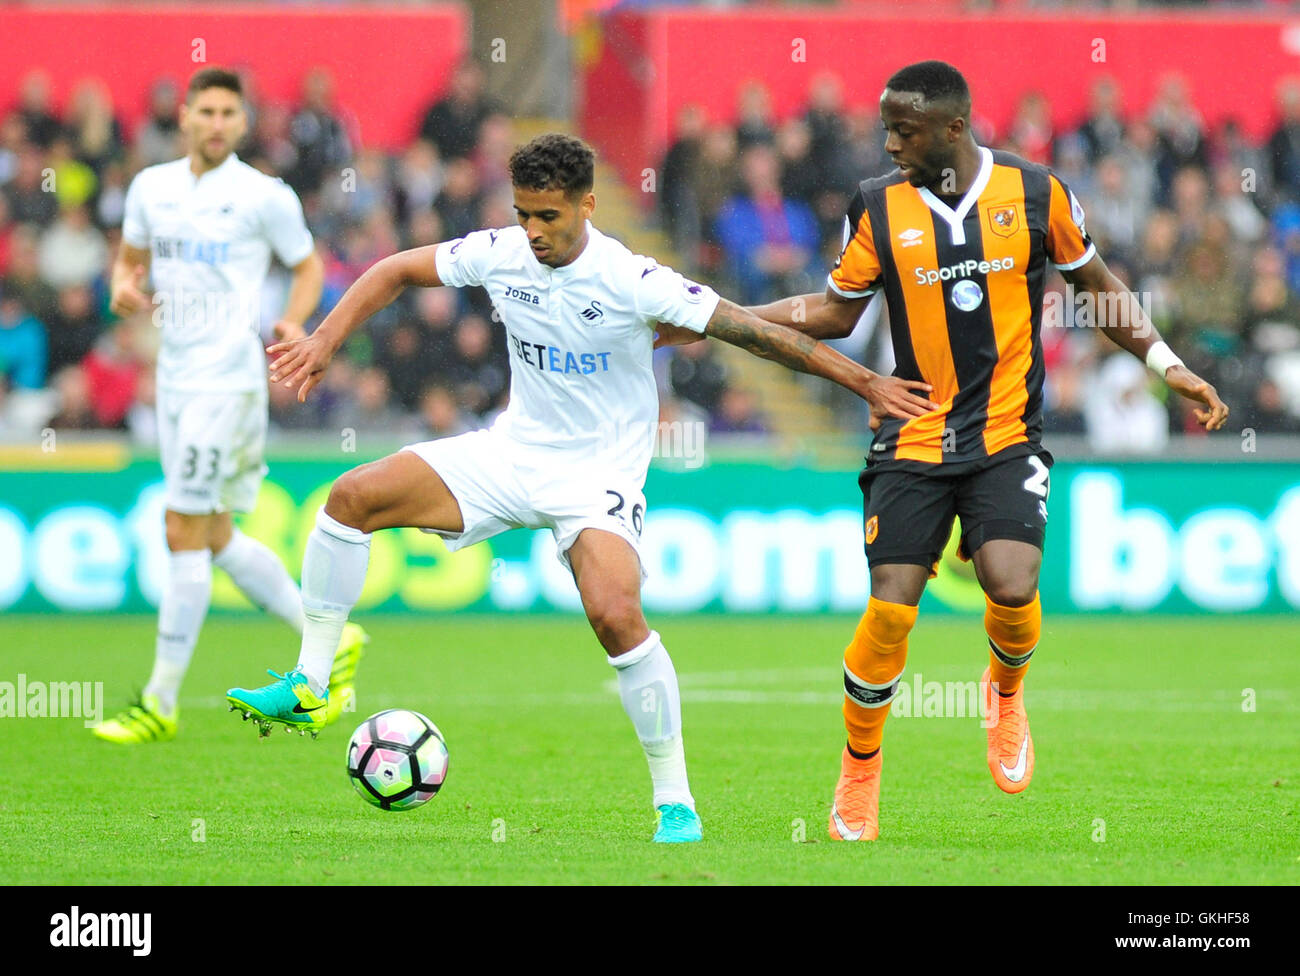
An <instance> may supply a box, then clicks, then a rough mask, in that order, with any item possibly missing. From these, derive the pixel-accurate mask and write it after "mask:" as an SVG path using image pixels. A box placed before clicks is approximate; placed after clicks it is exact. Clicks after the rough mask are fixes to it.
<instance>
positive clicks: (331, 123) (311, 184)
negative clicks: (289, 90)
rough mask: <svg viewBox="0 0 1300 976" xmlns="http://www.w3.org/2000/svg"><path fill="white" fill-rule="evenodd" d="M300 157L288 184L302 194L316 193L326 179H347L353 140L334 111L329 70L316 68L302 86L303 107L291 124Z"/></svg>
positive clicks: (289, 174)
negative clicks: (345, 168)
mask: <svg viewBox="0 0 1300 976" xmlns="http://www.w3.org/2000/svg"><path fill="white" fill-rule="evenodd" d="M289 135H290V137H291V138H292V139H293V144H294V147H295V149H296V150H297V156H298V158H297V159H296V160H295V161H294V163H293V165H292V166H291V167H290V168H289V170H288V171H287V172H286V173H285V174H284V181H285V182H286V183H288V184H289V185H290V186H291V187H293V188H294V189H295V190H297V191H298V192H299V193H300V194H306V193H313V192H315V191H316V190H318V189H319V188H320V185H321V182H322V181H323V180H324V179H325V177H326V176H329V177H330V178H331V179H338V180H342V179H343V173H342V170H343V167H344V166H346V165H347V164H348V162H349V161H351V159H352V140H351V139H350V138H349V137H348V133H347V130H346V129H345V128H344V125H343V122H342V120H341V119H340V118H339V117H338V116H337V115H336V114H335V111H334V77H333V75H331V74H330V72H329V69H327V68H312V69H311V71H309V72H307V77H306V78H305V79H304V80H303V86H302V107H301V108H299V109H298V111H297V112H296V113H295V114H294V116H293V119H292V120H291V121H290V122H289Z"/></svg>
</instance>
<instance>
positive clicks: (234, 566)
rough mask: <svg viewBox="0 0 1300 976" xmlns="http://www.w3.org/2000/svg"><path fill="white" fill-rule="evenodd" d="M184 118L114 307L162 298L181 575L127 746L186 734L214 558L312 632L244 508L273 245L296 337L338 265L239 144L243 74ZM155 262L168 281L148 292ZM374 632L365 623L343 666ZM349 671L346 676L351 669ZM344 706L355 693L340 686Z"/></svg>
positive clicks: (133, 221) (120, 264) (203, 91)
mask: <svg viewBox="0 0 1300 976" xmlns="http://www.w3.org/2000/svg"><path fill="white" fill-rule="evenodd" d="M180 127H181V130H182V131H183V132H184V134H185V136H186V138H187V140H188V143H189V153H188V155H187V156H185V157H184V158H182V159H178V160H175V161H173V162H170V163H163V164H161V165H157V166H150V167H148V168H146V169H144V170H142V171H141V172H140V173H139V174H138V175H137V176H136V177H135V179H134V180H132V182H131V186H130V188H129V189H128V191H127V196H126V213H125V216H124V219H123V222H122V246H121V250H120V251H119V252H118V255H117V260H116V262H115V264H114V266H113V278H112V310H113V312H114V313H115V314H117V315H123V316H125V315H130V314H132V313H134V312H138V311H140V310H142V309H148V308H150V307H152V308H153V309H154V322H155V324H156V325H158V326H159V327H160V328H161V329H162V344H161V348H160V349H159V353H158V370H157V390H158V394H157V408H158V431H159V448H160V453H161V456H162V467H163V475H164V480H165V484H166V502H165V504H166V515H165V524H166V536H167V548H168V550H169V556H168V567H167V570H168V571H167V579H166V583H165V584H164V588H163V592H162V599H161V601H160V603H159V607H158V637H157V643H156V645H155V658H154V667H153V673H152V675H151V676H150V678H149V682H148V684H147V685H146V686H145V689H144V692H143V694H142V695H141V696H140V701H138V702H136V703H134V704H132V705H130V706H129V707H128V708H127V709H126V710H124V711H123V712H122V713H120V714H119V715H117V716H115V717H113V718H111V719H108V720H107V721H105V722H103V723H101V724H99V725H98V726H96V727H95V729H94V733H95V735H96V736H98V737H99V738H101V739H106V740H108V741H110V742H119V743H124V744H129V743H141V742H157V741H161V740H165V739H170V738H173V737H174V736H175V735H176V730H177V723H178V718H179V709H178V708H177V704H176V699H177V695H178V693H179V691H180V685H181V680H182V679H183V678H184V675H185V671H186V669H187V668H188V666H189V662H190V658H191V656H192V655H193V652H194V645H195V642H196V641H197V640H198V635H199V629H200V628H201V627H202V626H203V619H204V617H205V616H206V615H207V611H208V601H209V596H210V593H211V587H212V567H213V566H214V565H216V566H218V567H220V568H221V569H224V570H225V571H226V572H227V573H229V574H230V576H231V578H232V579H233V580H234V581H235V584H236V585H237V586H238V587H239V588H240V589H241V590H242V591H243V592H244V594H245V595H246V596H247V597H248V598H249V599H250V600H252V601H253V603H255V604H257V605H258V606H261V607H264V608H265V609H267V610H269V611H271V612H272V613H274V614H275V615H277V616H279V617H281V618H282V619H284V620H285V621H286V622H287V623H288V624H290V625H291V626H292V627H294V628H295V629H296V630H299V631H301V630H302V603H301V598H300V596H299V593H298V588H297V587H296V586H295V585H294V582H293V579H292V577H290V575H289V573H288V572H287V571H286V569H285V567H284V565H283V564H282V563H281V562H280V560H279V559H278V558H277V557H276V556H275V554H274V553H272V552H271V550H270V549H268V548H267V547H266V546H264V545H262V544H261V543H260V542H257V541H256V540H254V539H250V538H249V537H248V536H246V535H244V534H243V533H242V532H240V531H239V529H238V528H236V527H235V526H234V525H233V523H232V521H231V513H232V512H248V511H251V510H252V508H253V505H254V503H255V501H256V499H257V493H258V489H259V488H260V487H261V483H262V477H263V475H264V474H265V473H266V466H265V464H264V463H263V461H262V454H263V447H264V444H265V441H266V426H267V381H266V352H265V349H264V347H263V345H262V339H261V335H260V329H259V325H260V322H259V319H260V315H259V310H260V302H261V298H260V296H261V290H262V284H263V282H264V281H265V279H266V272H267V269H268V267H269V265H270V259H271V255H272V253H274V254H275V256H276V257H277V258H279V259H280V261H281V262H283V263H284V264H285V265H286V266H287V267H289V268H291V269H292V271H293V281H292V285H291V287H290V289H289V297H288V301H287V303H286V307H285V310H284V314H283V315H282V316H281V318H280V320H279V321H278V322H277V323H276V324H275V335H276V336H277V337H278V338H280V339H294V338H300V337H302V336H303V335H305V334H306V333H305V332H304V330H303V323H304V322H305V321H306V320H307V317H308V316H309V315H311V313H312V312H313V311H314V310H315V308H316V306H317V304H319V302H320V296H321V286H322V283H323V281H324V266H323V264H322V262H321V259H320V256H319V255H318V254H317V253H316V248H315V244H314V243H313V241H312V236H311V233H310V232H309V231H308V230H307V225H306V223H305V221H304V220H303V213H302V206H301V204H299V202H298V198H297V196H295V195H294V192H293V191H292V190H291V189H289V187H288V186H286V185H285V184H284V183H282V182H281V181H280V180H277V179H275V178H273V177H270V176H267V175H265V174H264V173H261V172H258V171H257V170H255V169H254V168H253V167H251V166H249V165H248V164H246V163H244V162H242V161H241V160H240V159H239V158H238V157H237V156H236V155H235V153H234V152H233V150H234V147H235V146H236V145H237V144H238V142H239V140H240V139H241V138H242V137H243V135H244V131H245V129H246V128H247V116H246V115H245V113H244V104H243V95H242V90H241V86H240V81H239V77H238V76H237V75H235V74H234V73H232V72H229V71H225V70H223V69H220V68H205V69H203V70H201V71H199V72H197V73H196V74H195V75H194V77H193V79H192V80H191V81H190V84H189V88H188V90H187V91H186V98H185V104H184V105H183V106H182V107H181V111H180ZM146 274H148V275H149V277H150V278H151V279H152V284H153V288H154V292H153V296H152V298H150V297H149V296H148V295H146V294H145V293H144V292H143V291H142V290H141V289H142V288H143V286H144V280H145V276H146ZM364 639H365V636H364V634H363V633H362V632H361V631H360V630H359V629H353V628H349V633H348V635H347V641H346V645H345V647H341V648H340V657H341V662H340V663H341V664H342V665H344V667H343V668H342V669H341V670H340V675H339V676H340V677H346V678H347V681H346V682H341V683H339V682H336V684H337V685H338V686H339V687H345V688H347V690H348V691H350V681H351V670H355V665H356V658H357V657H358V656H359V655H360V653H361V644H362V643H363V642H364ZM345 672H346V673H345ZM335 697H336V699H338V700H339V703H340V705H339V710H340V711H341V703H342V701H343V699H344V697H346V692H345V695H344V696H339V695H336V696H335Z"/></svg>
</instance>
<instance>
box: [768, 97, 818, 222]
mask: <svg viewBox="0 0 1300 976" xmlns="http://www.w3.org/2000/svg"><path fill="white" fill-rule="evenodd" d="M776 149H777V152H778V153H779V154H780V160H781V193H782V194H784V195H785V196H786V197H787V198H788V199H790V200H798V201H800V202H802V203H807V204H809V205H811V204H812V202H813V198H814V197H815V196H816V195H817V191H818V190H820V189H821V188H822V171H821V168H820V167H818V166H817V164H816V163H815V162H813V158H812V135H811V133H810V131H809V129H808V123H807V122H805V121H804V120H803V119H798V118H795V119H788V120H787V121H786V122H785V123H784V124H782V126H781V128H780V129H779V130H777V134H776Z"/></svg>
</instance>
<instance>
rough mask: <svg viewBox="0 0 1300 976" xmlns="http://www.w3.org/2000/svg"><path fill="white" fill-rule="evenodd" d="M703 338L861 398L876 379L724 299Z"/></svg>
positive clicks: (809, 340)
mask: <svg viewBox="0 0 1300 976" xmlns="http://www.w3.org/2000/svg"><path fill="white" fill-rule="evenodd" d="M704 334H705V335H709V336H712V337H713V338H715V339H721V340H722V341H723V342H729V343H731V344H732V345H733V346H739V347H740V348H741V349H744V350H745V351H746V352H751V353H753V354H754V355H755V356H761V357H762V358H763V359H770V360H772V362H774V363H780V364H781V365H782V366H785V367H786V368H788V369H794V370H798V371H799V372H801V373H811V374H812V375H813V376H821V377H823V378H825V379H828V380H831V381H832V382H835V383H838V384H840V386H843V387H845V388H846V389H849V390H852V391H853V392H854V393H857V394H859V395H864V391H865V390H866V389H867V387H868V385H869V384H870V383H871V381H872V380H874V379H876V374H875V373H873V372H871V371H870V370H869V369H867V368H866V367H864V366H861V365H859V364H858V363H855V362H854V361H853V360H851V359H849V358H848V357H847V356H842V355H840V354H839V353H838V352H836V351H835V350H834V349H832V348H831V347H830V346H827V345H824V344H823V343H821V342H818V341H817V340H816V339H814V338H812V336H807V335H804V334H803V333H802V332H796V331H795V330H794V329H790V328H787V327H786V326H784V325H777V324H776V323H775V322H767V321H765V320H763V319H761V318H759V317H758V316H757V315H754V314H753V313H752V312H750V311H749V310H748V309H744V308H741V307H740V306H739V305H733V304H732V303H731V302H729V301H727V300H726V299H723V300H722V301H720V302H718V308H717V310H716V311H715V312H714V313H713V317H712V318H711V319H709V324H708V326H707V327H706V328H705V330H704Z"/></svg>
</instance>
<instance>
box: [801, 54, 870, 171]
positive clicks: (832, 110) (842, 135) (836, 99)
mask: <svg viewBox="0 0 1300 976" xmlns="http://www.w3.org/2000/svg"><path fill="white" fill-rule="evenodd" d="M803 120H804V123H805V124H806V125H807V127H808V155H809V156H810V157H811V158H812V159H813V161H814V165H815V166H817V167H818V168H819V170H820V172H819V173H818V179H819V181H820V182H821V183H822V184H823V185H826V184H827V183H828V182H829V172H828V170H829V168H830V165H831V163H832V161H833V160H834V159H835V158H836V157H837V156H838V155H839V154H840V153H841V152H842V151H843V149H844V143H845V140H846V138H847V128H848V125H847V122H846V120H845V118H844V86H843V84H842V83H841V82H840V79H839V77H838V76H837V75H835V74H832V73H830V72H824V73H822V74H820V75H818V76H817V77H816V78H814V79H813V81H812V84H811V85H810V86H809V87H808V111H807V112H806V113H805V114H804V117H803ZM859 178H861V177H859Z"/></svg>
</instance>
